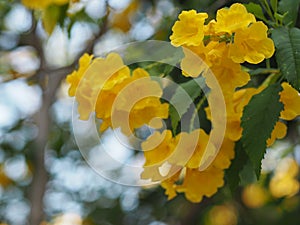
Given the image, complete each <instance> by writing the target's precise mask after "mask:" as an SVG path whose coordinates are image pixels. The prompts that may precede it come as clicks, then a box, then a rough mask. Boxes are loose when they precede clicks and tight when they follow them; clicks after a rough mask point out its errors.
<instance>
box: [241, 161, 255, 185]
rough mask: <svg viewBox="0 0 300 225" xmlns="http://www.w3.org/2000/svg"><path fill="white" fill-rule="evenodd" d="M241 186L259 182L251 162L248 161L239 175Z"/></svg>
mask: <svg viewBox="0 0 300 225" xmlns="http://www.w3.org/2000/svg"><path fill="white" fill-rule="evenodd" d="M239 178H240V183H239V184H240V185H241V186H246V185H249V184H252V183H255V182H256V181H257V176H256V174H255V170H254V168H253V164H252V163H251V161H250V160H248V161H246V162H245V164H244V167H243V169H242V170H241V171H240V173H239Z"/></svg>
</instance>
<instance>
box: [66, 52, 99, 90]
mask: <svg viewBox="0 0 300 225" xmlns="http://www.w3.org/2000/svg"><path fill="white" fill-rule="evenodd" d="M92 59H93V55H89V54H87V53H85V54H84V55H83V56H81V57H80V59H79V69H78V70H77V71H76V70H75V71H73V72H72V73H71V74H69V75H68V76H67V78H66V80H67V82H68V83H69V84H70V88H69V95H70V96H75V93H76V90H77V87H78V85H79V82H80V80H81V78H82V77H83V75H84V72H85V71H86V70H87V68H88V67H89V66H90V64H91V61H92Z"/></svg>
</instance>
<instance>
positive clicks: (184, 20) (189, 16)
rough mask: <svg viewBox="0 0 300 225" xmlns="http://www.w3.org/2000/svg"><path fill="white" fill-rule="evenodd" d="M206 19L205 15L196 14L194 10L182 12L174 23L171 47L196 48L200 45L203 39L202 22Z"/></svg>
mask: <svg viewBox="0 0 300 225" xmlns="http://www.w3.org/2000/svg"><path fill="white" fill-rule="evenodd" d="M207 17H208V15H207V13H197V12H196V11H195V10H189V11H183V12H182V13H181V14H180V15H179V21H176V22H175V24H174V26H173V28H172V31H173V34H172V35H171V37H170V39H171V43H172V45H174V46H176V47H178V46H181V45H186V46H197V45H200V44H201V42H202V41H203V37H204V31H203V28H204V21H205V19H206V18H207Z"/></svg>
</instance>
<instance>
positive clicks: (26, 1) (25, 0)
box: [22, 0, 69, 9]
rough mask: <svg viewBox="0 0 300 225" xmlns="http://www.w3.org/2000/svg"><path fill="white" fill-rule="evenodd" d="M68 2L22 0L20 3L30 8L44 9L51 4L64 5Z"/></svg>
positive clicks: (59, 0) (60, 0)
mask: <svg viewBox="0 0 300 225" xmlns="http://www.w3.org/2000/svg"><path fill="white" fill-rule="evenodd" d="M68 2H69V0H22V4H23V5H25V6H26V7H28V8H30V9H46V8H47V7H48V6H50V5H52V4H54V5H64V4H67V3H68Z"/></svg>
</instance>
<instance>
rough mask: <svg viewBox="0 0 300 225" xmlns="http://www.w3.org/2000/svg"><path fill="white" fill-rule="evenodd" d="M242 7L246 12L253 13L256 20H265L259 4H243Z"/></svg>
mask: <svg viewBox="0 0 300 225" xmlns="http://www.w3.org/2000/svg"><path fill="white" fill-rule="evenodd" d="M244 5H245V7H246V8H247V10H248V12H250V13H253V14H254V15H255V16H256V17H257V18H258V19H261V20H263V21H266V20H267V19H266V17H265V15H264V13H263V10H262V8H261V6H260V5H259V4H255V3H253V2H250V3H248V4H244Z"/></svg>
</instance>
